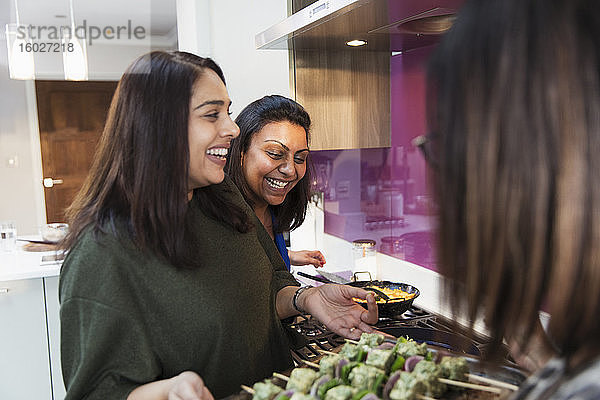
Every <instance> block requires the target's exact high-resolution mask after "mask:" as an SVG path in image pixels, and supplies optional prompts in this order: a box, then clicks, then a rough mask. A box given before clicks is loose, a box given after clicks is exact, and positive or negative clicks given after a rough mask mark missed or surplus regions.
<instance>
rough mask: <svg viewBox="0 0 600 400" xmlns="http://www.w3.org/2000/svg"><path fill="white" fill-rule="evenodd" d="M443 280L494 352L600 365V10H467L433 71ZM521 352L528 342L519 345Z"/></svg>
mask: <svg viewBox="0 0 600 400" xmlns="http://www.w3.org/2000/svg"><path fill="white" fill-rule="evenodd" d="M429 82H430V86H429V117H428V118H429V123H430V127H431V129H432V130H434V131H435V132H436V133H437V134H436V139H434V141H433V142H432V146H433V147H432V150H433V154H434V155H435V159H436V160H437V165H438V168H437V169H436V172H435V182H436V187H437V197H438V200H439V202H440V203H439V204H443V206H442V207H440V230H439V233H440V237H439V240H440V251H439V257H440V261H441V266H442V271H443V273H444V274H445V275H447V276H448V277H449V278H450V279H451V280H449V286H448V292H447V294H449V295H450V298H451V300H452V304H453V305H454V307H455V309H456V310H465V308H466V311H468V316H469V317H470V318H471V319H472V320H475V318H476V317H477V316H478V315H481V314H480V313H483V315H484V316H485V322H486V323H487V325H488V326H489V328H490V331H491V334H492V335H493V338H494V345H495V346H494V349H496V350H497V349H498V348H499V347H500V344H501V342H502V338H503V337H506V338H509V339H516V340H519V338H521V339H522V338H528V337H529V334H530V333H531V332H533V330H534V329H535V325H536V324H537V322H538V311H539V310H540V309H541V307H542V305H543V304H544V303H545V304H547V306H548V307H549V311H550V313H551V315H552V318H551V321H550V326H549V336H550V339H551V340H552V342H553V343H554V344H555V346H556V348H557V349H558V351H559V353H560V354H561V355H563V356H564V357H566V358H567V359H569V360H570V361H571V362H572V364H575V363H576V362H574V361H573V360H577V362H582V361H585V360H589V359H592V358H594V357H596V356H597V355H598V354H599V353H600V339H599V338H600V318H598V315H599V314H600V173H599V171H600V157H598V154H599V152H600V3H599V2H598V1H597V0H503V1H496V0H486V1H481V0H477V1H474V0H470V1H468V2H467V3H466V5H465V6H464V8H463V10H462V11H461V13H460V15H459V17H458V19H457V21H456V24H455V26H454V27H453V28H452V29H451V31H450V32H449V33H448V34H447V35H446V37H445V38H444V39H443V42H442V43H441V45H440V46H439V47H438V49H437V50H436V52H435V55H434V57H433V59H432V60H431V64H430V70H429ZM525 340H527V339H525Z"/></svg>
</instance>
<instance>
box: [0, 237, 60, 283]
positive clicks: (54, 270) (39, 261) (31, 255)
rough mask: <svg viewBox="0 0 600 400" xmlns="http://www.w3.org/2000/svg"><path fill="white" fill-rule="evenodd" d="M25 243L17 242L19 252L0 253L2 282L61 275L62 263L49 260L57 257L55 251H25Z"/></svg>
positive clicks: (0, 278)
mask: <svg viewBox="0 0 600 400" xmlns="http://www.w3.org/2000/svg"><path fill="white" fill-rule="evenodd" d="M24 243H26V242H21V241H17V250H15V251H12V252H0V282H3V281H14V280H19V279H32V278H45V277H49V276H57V275H59V273H60V266H61V263H62V262H61V261H54V260H47V259H51V258H53V256H55V255H56V252H55V251H43V252H32V251H23V249H22V246H23V244H24Z"/></svg>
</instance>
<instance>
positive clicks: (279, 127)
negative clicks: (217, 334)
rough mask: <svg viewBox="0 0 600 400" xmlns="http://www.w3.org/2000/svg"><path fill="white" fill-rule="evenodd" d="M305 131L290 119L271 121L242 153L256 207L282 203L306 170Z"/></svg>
mask: <svg viewBox="0 0 600 400" xmlns="http://www.w3.org/2000/svg"><path fill="white" fill-rule="evenodd" d="M307 157H308V143H307V141H306V131H305V130H304V128H302V127H301V126H299V125H294V124H292V123H290V122H287V121H282V122H272V123H270V124H267V125H265V127H264V128H262V129H261V130H260V131H258V132H256V133H255V134H254V137H253V138H252V140H251V142H250V147H249V148H248V151H247V152H246V153H244V154H242V171H243V173H244V178H245V179H246V182H247V183H248V186H249V187H250V190H251V192H252V193H250V195H251V200H252V201H253V203H254V207H255V208H259V207H263V206H267V205H278V204H281V203H283V201H284V200H285V196H287V194H288V193H289V191H290V190H292V188H293V187H294V186H296V184H297V183H298V181H299V180H300V179H302V177H303V176H304V174H305V173H306V158H307Z"/></svg>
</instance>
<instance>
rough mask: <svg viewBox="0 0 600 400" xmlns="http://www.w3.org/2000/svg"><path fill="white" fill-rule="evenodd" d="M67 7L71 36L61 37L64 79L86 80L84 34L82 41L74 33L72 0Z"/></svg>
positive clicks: (86, 67) (86, 65) (86, 66)
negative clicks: (68, 9) (68, 8)
mask: <svg viewBox="0 0 600 400" xmlns="http://www.w3.org/2000/svg"><path fill="white" fill-rule="evenodd" d="M69 7H70V12H71V32H70V36H71V37H69V38H65V37H63V38H62V43H63V46H64V47H63V49H62V51H63V67H64V70H65V79H66V80H68V81H86V80H87V79H88V62H87V46H86V41H85V36H84V38H83V41H82V42H80V41H79V39H78V38H77V35H75V16H74V15H73V0H69Z"/></svg>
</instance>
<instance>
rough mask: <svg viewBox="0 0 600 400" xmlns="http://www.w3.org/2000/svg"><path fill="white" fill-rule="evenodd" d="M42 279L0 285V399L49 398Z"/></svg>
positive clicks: (8, 282) (27, 399) (1, 283)
mask: <svg viewBox="0 0 600 400" xmlns="http://www.w3.org/2000/svg"><path fill="white" fill-rule="evenodd" d="M45 308H46V307H45V303H44V288H43V280H42V278H36V279H24V280H15V281H4V282H0V324H1V325H0V399H10V400H32V399H36V400H44V399H52V390H51V386H50V367H49V365H50V364H49V356H48V334H47V324H46V313H45Z"/></svg>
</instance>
